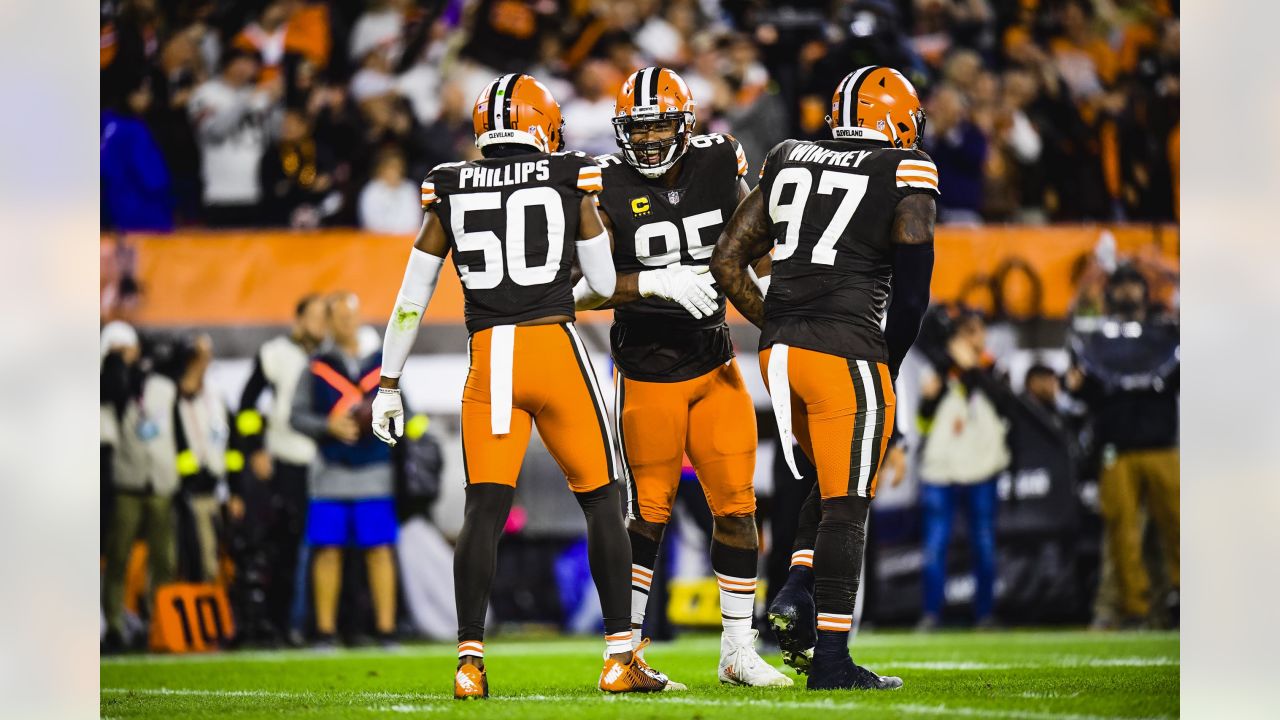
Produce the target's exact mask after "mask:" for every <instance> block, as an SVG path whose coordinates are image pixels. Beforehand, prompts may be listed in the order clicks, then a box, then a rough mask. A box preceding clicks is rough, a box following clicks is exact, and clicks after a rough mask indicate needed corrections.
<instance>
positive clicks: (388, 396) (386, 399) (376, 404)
mask: <svg viewBox="0 0 1280 720" xmlns="http://www.w3.org/2000/svg"><path fill="white" fill-rule="evenodd" d="M392 423H394V424H395V432H396V437H402V436H403V435H404V404H402V403H401V402H400V389H399V388H384V387H380V388H378V395H377V396H376V397H374V398H373V435H374V437H376V438H378V439H379V440H381V441H382V442H384V443H386V444H388V445H390V446H391V447H395V445H396V440H395V438H393V437H391V425H392Z"/></svg>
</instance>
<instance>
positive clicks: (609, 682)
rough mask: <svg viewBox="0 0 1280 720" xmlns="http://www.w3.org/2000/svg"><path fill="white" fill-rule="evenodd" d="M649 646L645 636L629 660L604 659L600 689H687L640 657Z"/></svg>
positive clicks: (607, 690) (665, 690)
mask: <svg viewBox="0 0 1280 720" xmlns="http://www.w3.org/2000/svg"><path fill="white" fill-rule="evenodd" d="M648 646H649V639H648V638H645V639H644V640H642V641H641V642H640V645H639V646H637V647H636V649H635V650H634V651H632V653H631V662H629V663H621V662H618V661H617V660H614V659H613V658H607V659H605V661H604V669H602V670H601V671H600V689H601V690H603V691H605V692H611V693H624V692H671V691H674V690H687V689H688V688H686V687H685V686H684V685H683V684H681V683H678V682H674V681H673V680H671V679H670V678H668V677H667V676H666V674H664V673H662V672H659V671H657V670H655V669H653V668H652V667H649V664H648V663H646V662H645V661H644V659H643V658H642V657H640V653H641V652H643V651H644V649H645V648H646V647H648Z"/></svg>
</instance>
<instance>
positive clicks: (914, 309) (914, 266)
mask: <svg viewBox="0 0 1280 720" xmlns="http://www.w3.org/2000/svg"><path fill="white" fill-rule="evenodd" d="M936 214H937V211H936V209H935V208H934V203H933V196H932V195H927V194H924V193H916V194H913V195H908V196H906V197H905V198H903V199H902V200H900V201H899V202H898V206H897V207H896V208H895V209H894V215H893V243H894V248H893V299H892V300H891V301H890V303H889V316H888V318H887V319H886V320H885V327H884V340H885V344H886V345H887V346H888V348H889V371H890V373H891V374H892V375H893V376H894V377H897V376H898V368H899V367H901V365H902V359H903V358H904V357H906V355H907V351H908V350H910V349H911V344H912V343H914V342H915V341H916V335H918V334H919V333H920V321H921V320H923V319H924V313H925V311H926V310H928V309H929V282H930V280H931V279H932V277H933V221H934V217H935V216H936Z"/></svg>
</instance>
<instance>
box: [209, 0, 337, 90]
mask: <svg viewBox="0 0 1280 720" xmlns="http://www.w3.org/2000/svg"><path fill="white" fill-rule="evenodd" d="M261 7H262V10H261V11H259V13H258V16H257V18H256V19H255V20H254V21H253V22H250V23H249V24H248V25H246V26H245V28H244V29H243V30H241V31H240V33H239V34H238V35H236V37H235V38H234V39H233V40H232V41H231V46H232V47H233V48H235V49H236V50H241V51H244V52H248V53H253V54H255V55H256V56H257V57H258V60H259V62H261V63H262V68H263V76H264V79H266V80H274V79H276V78H277V77H280V75H281V73H282V72H283V70H284V65H285V60H286V58H287V57H288V56H290V55H294V56H302V57H305V58H306V59H307V60H309V61H310V62H311V63H313V64H314V65H316V66H317V67H321V68H323V67H325V66H327V65H328V64H329V13H328V10H327V9H326V8H325V5H324V4H323V3H307V2H301V1H300V0H268V1H267V2H265V3H262V5H261Z"/></svg>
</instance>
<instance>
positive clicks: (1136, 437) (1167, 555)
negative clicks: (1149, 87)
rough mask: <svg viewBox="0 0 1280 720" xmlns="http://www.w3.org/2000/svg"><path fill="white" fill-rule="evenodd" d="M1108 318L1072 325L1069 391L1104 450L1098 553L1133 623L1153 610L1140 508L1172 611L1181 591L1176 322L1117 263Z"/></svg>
mask: <svg viewBox="0 0 1280 720" xmlns="http://www.w3.org/2000/svg"><path fill="white" fill-rule="evenodd" d="M1105 305H1106V313H1107V315H1106V316H1105V317H1104V318H1103V319H1102V321H1101V322H1097V323H1087V324H1086V323H1078V326H1079V327H1080V328H1082V329H1084V331H1083V332H1080V333H1078V334H1077V335H1076V336H1075V337H1073V339H1072V352H1073V355H1074V356H1075V358H1074V359H1075V365H1074V366H1073V367H1072V368H1071V371H1070V372H1069V373H1068V376H1067V388H1068V389H1069V390H1070V391H1071V392H1072V393H1073V394H1075V395H1076V396H1077V397H1078V398H1080V399H1081V400H1082V401H1083V402H1084V403H1085V404H1086V405H1087V406H1088V408H1089V410H1090V413H1091V414H1092V416H1093V418H1094V435H1095V438H1096V442H1097V444H1098V445H1099V446H1100V447H1101V450H1102V472H1101V476H1100V478H1099V488H1098V490H1099V496H1100V497H1099V500H1100V506H1101V510H1102V517H1103V522H1104V526H1105V537H1106V547H1105V552H1107V553H1108V554H1109V556H1110V558H1109V559H1110V561H1111V563H1112V569H1113V571H1114V573H1115V579H1116V581H1117V584H1118V586H1119V589H1120V595H1121V598H1122V601H1121V610H1122V613H1123V617H1122V618H1121V624H1122V625H1125V626H1130V627H1132V626H1140V625H1143V624H1145V623H1146V622H1147V618H1148V615H1149V614H1150V613H1151V611H1152V608H1151V603H1150V599H1149V597H1148V590H1149V587H1150V578H1149V575H1148V574H1147V570H1146V567H1145V565H1144V562H1143V553H1142V522H1141V519H1140V515H1141V512H1140V511H1141V510H1142V509H1144V508H1145V510H1146V511H1147V513H1148V514H1149V517H1150V518H1151V520H1152V521H1154V523H1155V525H1156V529H1157V530H1158V532H1159V534H1160V540H1161V550H1162V552H1163V555H1164V562H1165V572H1166V574H1167V576H1168V579H1169V583H1170V585H1171V586H1172V589H1171V592H1170V593H1169V595H1168V597H1167V598H1166V602H1167V603H1168V605H1169V606H1170V607H1171V608H1174V609H1175V612H1176V607H1177V605H1178V602H1179V601H1178V587H1179V545H1178V543H1179V525H1178V523H1179V516H1180V505H1179V489H1180V487H1181V483H1180V476H1179V463H1178V390H1179V378H1180V361H1179V332H1178V326H1177V325H1176V323H1174V322H1172V321H1170V320H1169V319H1167V318H1161V317H1153V316H1152V314H1151V309H1150V294H1149V290H1148V285H1147V280H1146V278H1145V276H1143V275H1142V273H1141V272H1139V271H1138V270H1137V269H1135V268H1134V267H1132V266H1128V265H1121V266H1120V267H1119V268H1117V269H1116V271H1115V272H1113V273H1112V274H1111V276H1110V278H1109V279H1108V281H1107V287H1106V295H1105Z"/></svg>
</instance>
